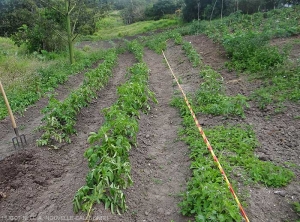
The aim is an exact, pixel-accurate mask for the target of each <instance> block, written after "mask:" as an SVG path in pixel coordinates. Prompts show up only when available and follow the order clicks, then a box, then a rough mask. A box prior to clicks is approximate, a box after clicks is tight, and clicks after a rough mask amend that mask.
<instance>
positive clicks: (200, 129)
mask: <svg viewBox="0 0 300 222" xmlns="http://www.w3.org/2000/svg"><path fill="white" fill-rule="evenodd" d="M162 53H163V56H164V58H165V60H166V62H167V64H168V67H169V69H170V71H171V73H172V75H173V77H174V79H175V81H176V83H177V85H178V87H179V89H180V91H181V93H182V95H183V97H184V100H185V103H186V105H187V106H188V108H189V110H190V112H191V114H192V116H193V118H194V121H195V124H196V126H197V128H198V130H199V132H200V134H201V136H202V138H203V140H204V142H205V144H206V146H207V148H208V150H209V151H210V153H211V155H212V157H213V159H214V161H215V162H216V163H217V166H218V168H219V170H220V172H221V174H222V175H223V177H224V180H225V181H226V183H227V185H228V188H229V190H230V192H231V194H232V195H233V197H234V199H235V201H236V203H237V205H238V207H239V209H240V212H241V214H242V216H243V218H244V219H245V220H246V222H249V219H248V217H247V215H246V212H245V210H244V208H243V206H242V204H241V203H240V201H239V199H238V197H237V195H236V194H235V192H234V190H233V187H232V185H231V183H230V182H229V180H228V178H227V176H226V173H225V171H224V169H223V167H222V165H221V164H220V162H219V160H218V158H217V156H216V155H215V153H214V151H213V148H212V146H211V145H210V143H209V141H208V139H207V137H206V135H205V133H204V131H203V129H202V127H201V126H200V124H199V122H198V120H197V117H196V115H195V113H194V111H193V109H192V107H191V105H190V103H189V101H188V99H187V97H186V95H185V93H184V91H183V89H182V87H181V85H180V84H179V82H178V79H177V77H176V76H175V74H174V72H173V70H172V68H171V66H170V64H169V62H168V60H167V58H166V56H165V53H164V51H162Z"/></svg>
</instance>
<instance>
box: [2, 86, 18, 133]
mask: <svg viewBox="0 0 300 222" xmlns="http://www.w3.org/2000/svg"><path fill="white" fill-rule="evenodd" d="M0 89H1V92H2V95H3V98H4V101H5V104H6V107H7V110H8V113H9V116H10V119H11V123H12V126H13V128H14V131H15V133H16V135H17V136H19V132H18V129H17V124H16V121H15V117H14V115H13V113H12V111H11V108H10V105H9V102H8V100H7V97H6V94H5V91H4V88H3V86H2V83H1V81H0Z"/></svg>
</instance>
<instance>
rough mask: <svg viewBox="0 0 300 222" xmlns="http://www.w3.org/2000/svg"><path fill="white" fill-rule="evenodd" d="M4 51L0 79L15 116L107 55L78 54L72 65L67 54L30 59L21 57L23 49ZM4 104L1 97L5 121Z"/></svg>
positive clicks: (45, 55)
mask: <svg viewBox="0 0 300 222" xmlns="http://www.w3.org/2000/svg"><path fill="white" fill-rule="evenodd" d="M0 44H1V43H0ZM5 47H8V46H5ZM5 47H3V53H5V56H4V57H2V58H1V56H0V64H1V66H0V71H1V74H0V76H1V79H2V82H3V84H4V87H5V89H6V94H7V97H8V99H9V101H10V105H11V108H12V110H13V112H23V111H24V110H25V109H26V108H27V107H28V106H29V105H32V104H34V103H35V102H36V101H37V100H38V99H40V98H41V96H44V94H45V93H47V92H51V91H53V90H54V89H55V88H56V87H57V86H58V85H59V84H62V83H64V82H65V81H66V80H67V79H68V76H70V75H71V74H74V73H77V72H80V71H82V70H83V69H85V68H87V67H90V66H91V65H92V64H93V63H94V62H95V61H97V60H99V59H101V58H103V54H104V53H103V51H96V52H93V53H89V54H86V53H81V52H79V51H77V52H76V54H75V56H76V60H77V62H76V64H73V65H70V64H69V63H68V62H66V61H65V60H64V59H62V57H65V55H64V54H55V53H47V52H43V54H42V55H40V54H33V55H31V56H28V55H23V54H22V53H20V52H19V51H20V49H19V50H18V49H17V48H16V49H15V50H12V49H8V48H7V49H5ZM10 50H12V51H10ZM42 62H43V63H44V64H45V65H43V64H42ZM1 101H3V99H2V97H0V119H3V118H4V117H6V116H7V115H8V113H7V109H6V107H5V103H4V101H3V102H1Z"/></svg>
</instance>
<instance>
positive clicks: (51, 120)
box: [37, 49, 117, 146]
mask: <svg viewBox="0 0 300 222" xmlns="http://www.w3.org/2000/svg"><path fill="white" fill-rule="evenodd" d="M116 59H117V54H116V52H115V50H114V49H112V50H108V51H107V54H106V55H105V59H104V62H103V63H101V64H100V65H99V66H98V68H96V69H93V70H91V71H89V72H87V73H86V74H85V79H84V83H83V85H82V86H81V87H80V88H78V89H76V90H74V91H73V92H72V93H71V94H70V95H69V96H68V97H67V98H66V99H65V100H64V101H62V102H60V101H58V100H56V99H54V98H50V100H49V105H48V106H47V107H46V108H45V109H44V110H43V113H45V116H44V117H43V119H42V121H43V122H45V123H44V125H43V126H41V127H40V130H42V131H43V135H42V136H41V138H40V139H39V140H37V144H38V145H39V146H45V145H50V144H52V142H53V141H56V142H59V143H62V142H68V143H69V142H71V141H70V137H69V136H70V135H72V134H74V133H76V131H75V129H74V126H75V123H76V115H77V113H78V112H79V111H80V110H81V108H83V107H85V106H87V105H88V103H89V102H90V101H91V100H92V99H93V98H95V97H96V91H97V90H99V89H101V88H102V87H103V86H104V85H105V84H106V83H107V81H108V79H109V77H110V76H111V75H112V68H113V67H114V64H115V62H116Z"/></svg>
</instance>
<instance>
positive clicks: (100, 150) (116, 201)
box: [73, 42, 156, 216]
mask: <svg viewBox="0 0 300 222" xmlns="http://www.w3.org/2000/svg"><path fill="white" fill-rule="evenodd" d="M129 45H130V49H131V50H132V51H133V52H134V53H136V54H135V56H136V57H139V55H140V53H141V51H140V49H141V46H140V45H138V44H137V42H133V43H129ZM142 53H143V52H142ZM129 73H130V78H129V80H128V81H127V82H126V83H124V84H123V85H121V86H119V87H118V90H117V93H118V96H119V98H118V100H117V101H116V102H115V103H114V104H113V105H112V106H111V107H109V108H106V109H104V110H103V112H104V115H105V123H104V124H103V125H102V127H101V128H100V129H99V130H98V132H91V133H90V136H89V138H88V142H89V143H90V147H89V148H88V149H87V150H86V152H85V154H84V156H85V157H86V158H87V159H88V162H89V164H88V165H89V168H90V172H89V173H88V175H87V177H86V185H85V186H83V187H81V188H80V189H79V190H78V191H77V193H76V195H75V197H74V200H73V207H74V211H75V212H78V211H79V210H82V211H85V212H88V216H89V214H90V212H91V209H92V206H93V205H94V204H95V203H100V201H102V202H103V203H104V206H105V208H110V209H111V212H112V213H114V212H117V213H118V214H120V213H121V212H124V211H125V210H126V209H127V206H126V203H125V196H124V194H123V192H122V190H121V189H126V188H127V187H128V186H130V185H131V184H132V179H131V177H130V170H131V166H130V163H129V158H128V157H129V153H128V152H129V150H130V149H131V146H132V145H136V136H137V133H138V122H137V118H138V117H139V111H140V110H144V111H148V110H149V109H150V106H149V104H148V102H149V100H151V99H152V100H153V101H154V102H156V100H155V97H154V94H153V93H152V92H151V91H150V90H149V89H148V87H147V79H148V73H149V70H148V68H147V66H146V64H145V63H136V64H135V65H133V66H132V67H131V68H130V69H129Z"/></svg>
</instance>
